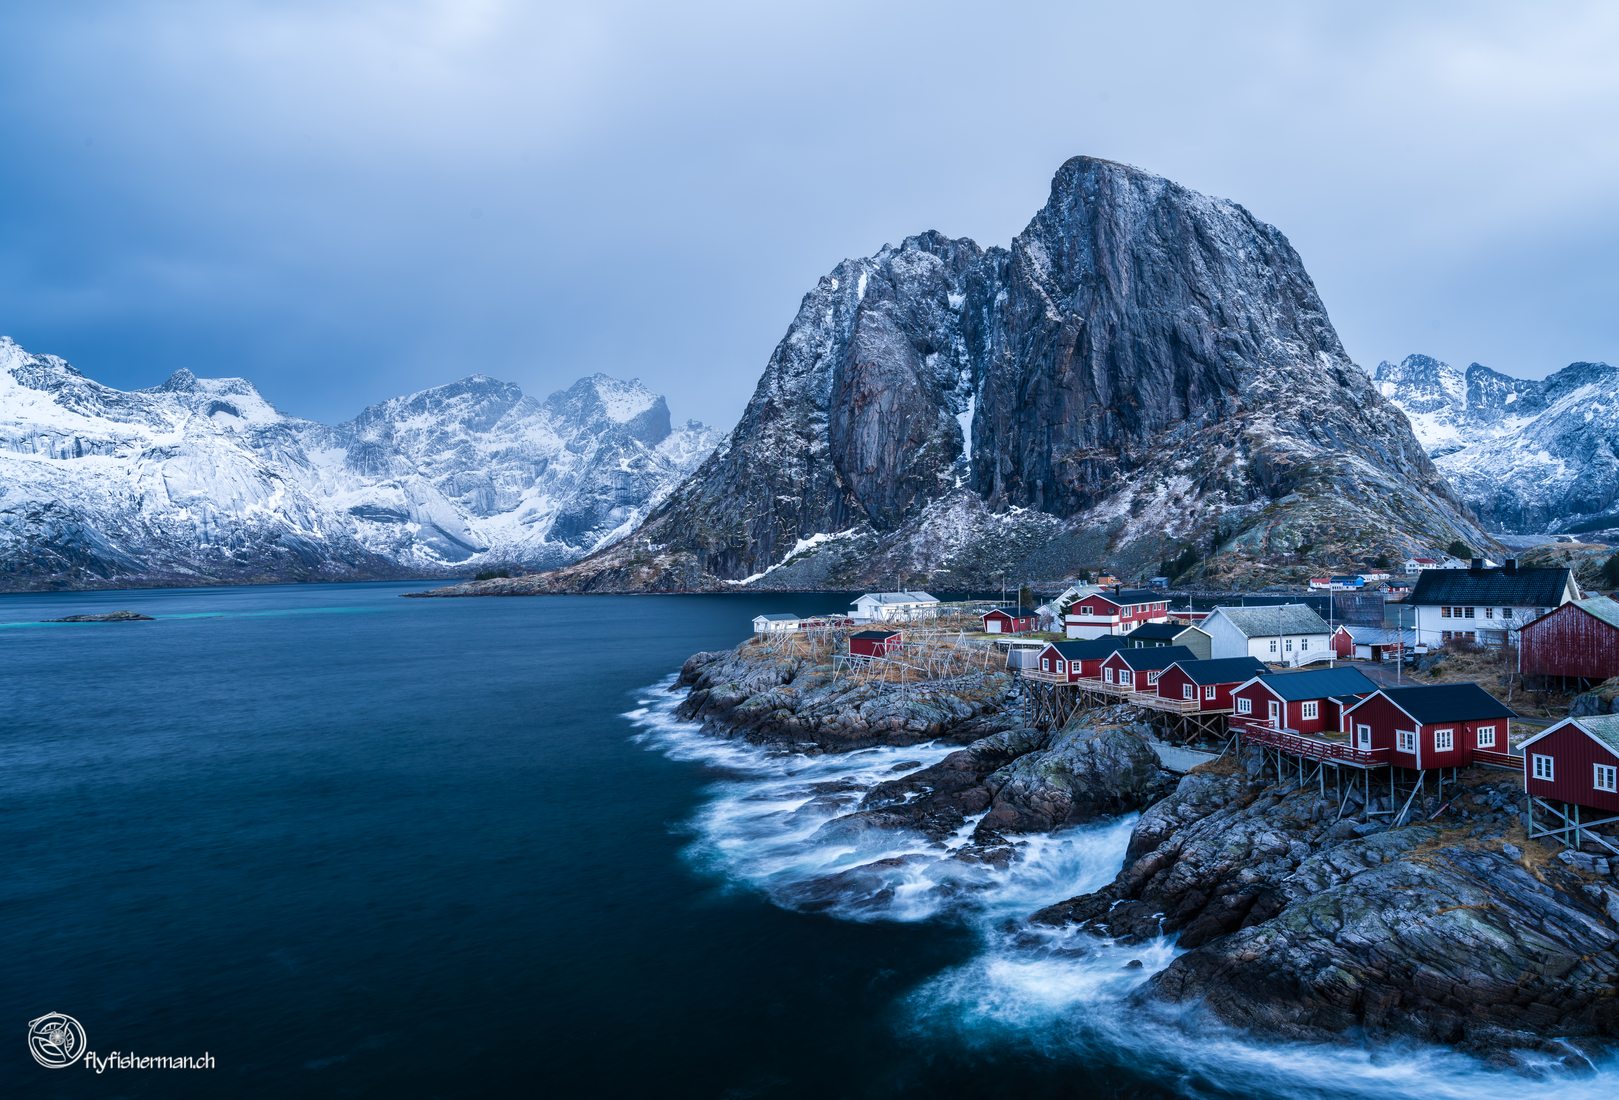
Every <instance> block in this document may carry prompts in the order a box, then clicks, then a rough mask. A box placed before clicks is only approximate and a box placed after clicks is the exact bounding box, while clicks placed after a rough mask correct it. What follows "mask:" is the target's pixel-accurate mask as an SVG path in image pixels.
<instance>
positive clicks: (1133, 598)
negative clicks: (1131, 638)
mask: <svg viewBox="0 0 1619 1100" xmlns="http://www.w3.org/2000/svg"><path fill="white" fill-rule="evenodd" d="M1168 620H1169V597H1168V596H1167V595H1165V594H1164V593H1163V592H1159V591H1155V590H1153V589H1150V588H1106V589H1098V590H1097V591H1095V592H1091V593H1089V594H1087V595H1083V596H1080V597H1079V598H1077V599H1075V600H1074V601H1073V602H1072V603H1071V604H1070V605H1069V606H1068V610H1067V613H1066V614H1065V615H1064V616H1063V629H1064V632H1065V633H1066V634H1067V635H1068V637H1070V638H1100V637H1102V636H1104V635H1107V634H1128V633H1130V631H1132V630H1134V629H1136V627H1138V626H1141V625H1142V624H1143V623H1161V622H1167V621H1168Z"/></svg>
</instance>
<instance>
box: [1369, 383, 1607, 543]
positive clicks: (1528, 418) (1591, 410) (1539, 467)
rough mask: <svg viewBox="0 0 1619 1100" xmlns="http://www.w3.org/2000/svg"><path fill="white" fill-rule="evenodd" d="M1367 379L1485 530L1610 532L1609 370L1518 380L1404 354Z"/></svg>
mask: <svg viewBox="0 0 1619 1100" xmlns="http://www.w3.org/2000/svg"><path fill="white" fill-rule="evenodd" d="M1375 380H1376V382H1377V386H1378V389H1379V390H1380V391H1381V392H1382V393H1383V395H1384V396H1385V397H1387V398H1388V399H1389V400H1390V401H1392V402H1394V404H1396V405H1398V406H1399V407H1400V408H1401V409H1403V410H1404V411H1405V413H1406V415H1407V416H1409V417H1410V419H1411V424H1412V427H1413V428H1414V429H1415V431H1416V434H1417V438H1418V439H1420V440H1421V441H1422V443H1423V445H1424V446H1425V447H1426V448H1427V449H1428V452H1429V454H1430V455H1431V456H1432V457H1433V458H1434V459H1435V461H1436V462H1437V464H1438V466H1439V469H1440V471H1441V472H1442V473H1444V474H1445V476H1446V477H1447V478H1448V479H1449V480H1450V482H1451V484H1452V485H1453V486H1455V488H1456V490H1457V492H1458V493H1459V494H1460V495H1461V496H1462V498H1463V499H1464V500H1465V501H1466V502H1467V503H1468V504H1469V505H1471V506H1472V507H1473V508H1474V509H1475V510H1476V511H1477V512H1478V514H1479V516H1480V517H1482V518H1483V520H1484V522H1485V523H1486V525H1487V526H1489V527H1490V528H1491V529H1492V530H1495V531H1503V532H1512V533H1515V534H1555V533H1576V534H1595V533H1612V534H1615V535H1619V368H1616V367H1611V366H1609V365H1608V364H1606V363H1573V364H1570V365H1569V366H1567V367H1564V368H1563V369H1562V370H1560V371H1558V372H1556V373H1555V374H1552V375H1549V376H1548V377H1546V378H1544V379H1524V378H1512V377H1510V376H1508V375H1505V374H1501V373H1500V372H1499V371H1494V370H1491V369H1490V368H1489V367H1486V366H1482V365H1480V364H1478V363H1474V364H1473V365H1472V366H1470V367H1468V368H1467V369H1466V370H1465V371H1461V370H1458V369H1456V368H1455V367H1452V366H1450V365H1449V364H1446V363H1441V362H1439V361H1438V360H1436V359H1432V358H1430V357H1428V356H1426V355H1411V356H1407V357H1406V358H1405V359H1404V360H1402V361H1401V362H1400V363H1399V364H1397V365H1396V364H1392V363H1380V364H1379V365H1378V367H1377V371H1376V374H1375Z"/></svg>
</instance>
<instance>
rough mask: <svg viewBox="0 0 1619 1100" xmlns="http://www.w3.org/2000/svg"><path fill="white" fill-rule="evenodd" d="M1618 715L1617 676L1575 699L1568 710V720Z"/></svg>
mask: <svg viewBox="0 0 1619 1100" xmlns="http://www.w3.org/2000/svg"><path fill="white" fill-rule="evenodd" d="M1600 714H1619V676H1615V677H1614V678H1613V679H1612V680H1609V681H1608V682H1607V683H1605V684H1601V685H1599V686H1598V687H1596V688H1594V689H1592V690H1591V691H1588V692H1586V693H1585V694H1584V695H1580V696H1578V697H1576V698H1575V700H1574V702H1573V704H1572V705H1571V706H1570V707H1569V708H1568V716H1569V717H1570V718H1590V717H1595V716H1597V715H1600Z"/></svg>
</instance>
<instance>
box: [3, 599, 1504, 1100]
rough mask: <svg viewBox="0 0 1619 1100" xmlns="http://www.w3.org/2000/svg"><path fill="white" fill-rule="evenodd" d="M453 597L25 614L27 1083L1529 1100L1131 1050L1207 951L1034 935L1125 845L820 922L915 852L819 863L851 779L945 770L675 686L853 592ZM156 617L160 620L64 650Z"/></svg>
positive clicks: (15, 715) (15, 604)
mask: <svg viewBox="0 0 1619 1100" xmlns="http://www.w3.org/2000/svg"><path fill="white" fill-rule="evenodd" d="M421 587H423V586H419V585H398V584H367V585H312V586H279V587H252V588H233V589H207V590H181V591H138V592H115V593H98V594H89V595H86V594H52V595H38V596H36V595H27V596H22V595H13V596H0V686H3V690H4V695H3V698H4V703H5V706H4V715H3V722H0V853H3V858H4V861H5V863H4V867H5V873H4V876H3V878H0V1096H7V1097H9V1096H81V1095H82V1096H96V1097H169V1096H190V1095H199V1096H277V1097H283V1096H310V1097H315V1096H333V1097H347V1096H354V1097H373V1096H379V1097H380V1096H386V1097H438V1096H443V1097H463V1096H522V1097H528V1096H556V1097H572V1096H591V1097H596V1096H600V1097H617V1096H625V1097H631V1096H635V1097H639V1096H671V1097H686V1096H691V1097H731V1098H752V1097H758V1098H775V1097H781V1098H788V1097H894V1096H1015V1097H1020V1098H1034V1100H1038V1098H1041V1097H1061V1096H1081V1097H1082V1096H1131V1097H1158V1096H1173V1095H1186V1094H1199V1095H1219V1096H1245V1095H1251V1094H1253V1093H1255V1092H1267V1093H1269V1094H1271V1095H1278V1096H1282V1095H1289V1096H1291V1095H1333V1096H1343V1095H1362V1094H1363V1095H1368V1096H1372V1095H1375V1096H1382V1097H1387V1096H1390V1095H1405V1094H1410V1095H1418V1094H1421V1095H1425V1096H1428V1097H1434V1096H1446V1095H1480V1094H1483V1093H1490V1092H1496V1091H1501V1092H1502V1093H1505V1092H1510V1091H1513V1089H1514V1088H1516V1087H1517V1086H1516V1085H1515V1084H1514V1083H1513V1082H1512V1081H1510V1080H1506V1081H1503V1080H1501V1079H1498V1078H1495V1077H1492V1076H1489V1075H1483V1074H1480V1073H1477V1072H1474V1071H1472V1070H1470V1069H1468V1068H1467V1067H1466V1066H1460V1065H1459V1064H1458V1063H1456V1062H1455V1061H1454V1060H1450V1059H1447V1058H1446V1057H1445V1056H1442V1055H1438V1054H1434V1053H1431V1052H1405V1053H1402V1054H1401V1055H1400V1056H1398V1057H1380V1056H1376V1055H1361V1054H1345V1053H1340V1052H1334V1051H1315V1050H1303V1051H1300V1050H1272V1049H1266V1048H1259V1047H1253V1046H1250V1045H1247V1044H1243V1043H1241V1042H1240V1041H1237V1040H1217V1039H1211V1040H1209V1041H1208V1042H1206V1043H1203V1044H1191V1043H1187V1042H1184V1041H1183V1040H1182V1039H1181V1038H1179V1037H1178V1035H1179V1033H1177V1032H1175V1031H1173V1030H1159V1031H1152V1030H1146V1029H1145V1026H1146V1025H1137V1024H1136V1023H1135V1022H1133V1021H1132V1019H1131V1017H1130V1015H1129V1013H1128V1011H1127V1010H1126V1009H1125V1008H1123V1007H1121V1006H1123V1005H1124V1004H1125V1003H1126V1002H1127V999H1128V996H1129V994H1130V992H1131V991H1132V989H1133V988H1134V987H1135V986H1136V985H1137V984H1138V983H1139V981H1140V980H1141V975H1143V974H1144V973H1150V972H1151V971H1152V970H1154V969H1156V968H1157V967H1159V966H1161V965H1163V964H1164V963H1165V962H1167V960H1168V958H1170V957H1171V956H1172V953H1173V950H1174V948H1173V945H1172V944H1167V943H1166V944H1161V945H1155V946H1151V947H1148V948H1137V949H1135V950H1133V951H1128V950H1126V951H1122V953H1120V952H1119V951H1115V950H1113V949H1107V950H1102V951H1100V952H1098V951H1091V950H1079V949H1076V946H1075V945H1074V944H1072V943H1057V942H1052V943H1033V944H1031V943H1029V942H1028V941H1027V940H1026V938H1023V937H1020V936H1019V935H1018V933H1017V931H1016V918H1017V917H1018V916H1019V915H1021V914H1024V913H1026V912H1028V911H1030V910H1032V909H1033V908H1035V907H1037V906H1038V905H1039V904H1044V903H1046V902H1049V901H1056V900H1059V899H1061V898H1063V897H1067V896H1070V895H1072V894H1074V893H1077V892H1080V890H1082V889H1091V888H1094V887H1095V886H1099V885H1101V884H1102V883H1104V882H1106V881H1107V880H1108V879H1109V878H1111V876H1112V875H1113V874H1114V873H1115V871H1116V870H1117V868H1118V866H1119V861H1120V860H1121V859H1122V856H1123V846H1124V843H1125V840H1126V839H1127V837H1128V833H1129V827H1130V821H1129V820H1121V821H1117V822H1107V823H1101V824H1098V825H1096V826H1094V827H1089V828H1086V829H1082V830H1075V831H1073V832H1072V833H1070V834H1066V835H1064V836H1060V837H1057V838H1051V839H1049V840H1042V841H1037V842H1032V844H1033V846H1032V847H1030V848H1029V849H1028V851H1027V852H1026V856H1027V858H1026V859H1025V861H1024V864H1023V866H1024V869H1022V870H1015V871H1014V872H1011V873H1007V874H1005V875H1003V876H1001V877H999V878H994V877H992V878H979V879H972V878H971V876H968V877H967V878H965V879H958V878H956V877H954V876H955V875H956V874H957V872H956V871H953V870H952V871H949V872H948V873H947V872H943V871H940V870H938V868H939V867H941V866H944V865H945V864H946V863H947V862H948V861H946V860H939V861H937V862H935V863H929V862H928V859H912V860H911V862H910V863H907V864H906V867H907V869H906V870H905V871H903V872H901V873H898V874H897V875H896V876H895V877H894V878H893V879H892V880H891V881H888V882H885V883H883V884H882V885H881V886H880V887H878V888H861V889H854V890H851V891H850V892H849V893H848V894H847V896H843V897H839V898H836V899H834V900H833V901H832V902H831V903H827V902H825V900H824V899H823V900H822V901H821V902H819V903H817V904H816V905H813V906H810V905H805V904H803V900H804V898H805V897H806V896H807V895H806V883H813V882H815V881H818V880H820V879H821V878H822V876H824V875H825V874H827V873H829V872H835V871H837V870H839V869H841V868H843V867H847V866H850V865H853V864H854V863H857V862H860V861H863V860H866V859H869V858H871V857H872V856H874V855H882V854H884V853H881V852H872V851H850V850H847V845H844V846H842V847H839V846H836V845H833V846H828V845H826V844H822V843H819V842H818V840H817V835H818V833H817V830H818V829H819V827H820V826H821V825H822V824H823V823H824V821H825V820H826V819H827V818H828V817H830V816H831V815H832V814H833V813H835V812H837V811H838V809H839V805H840V804H839V803H838V801H837V800H838V798H840V797H842V798H846V797H849V796H847V795H838V794H836V793H833V794H831V795H828V794H826V793H824V792H826V791H833V792H836V791H837V790H838V789H839V788H840V785H841V787H844V788H850V789H855V790H856V791H857V790H858V788H859V786H860V785H861V784H869V783H870V782H873V781H875V780H876V778H879V777H885V776H887V775H891V774H894V773H895V772H896V770H904V769H906V768H908V767H913V766H915V765H917V764H919V763H923V762H927V761H929V760H933V759H937V758H938V757H939V756H940V755H942V754H943V752H944V751H946V750H945V749H944V748H943V747H937V748H935V747H924V748H922V749H913V750H891V749H885V750H876V751H874V752H872V753H868V754H857V755H856V756H855V757H853V758H834V759H825V758H822V759H810V758H801V757H800V758H791V757H780V756H772V755H770V754H768V753H764V752H762V751H759V750H752V749H747V748H745V747H741V746H737V745H732V744H729V743H726V742H720V741H717V740H716V739H713V738H709V737H706V736H704V735H701V734H699V733H697V732H695V731H693V730H692V729H690V728H689V727H686V726H684V725H682V724H681V723H679V722H677V721H675V720H674V718H673V717H672V715H671V713H670V697H669V696H668V695H667V693H665V692H664V691H662V690H661V688H660V686H659V685H661V684H664V683H666V682H667V681H668V679H669V678H670V676H671V675H672V674H673V673H674V672H675V671H676V670H677V669H678V668H679V666H680V663H681V662H682V661H683V660H684V659H685V657H686V656H687V655H688V654H690V653H692V652H694V651H696V650H700V649H710V648H718V647H724V646H730V645H733V644H735V643H736V642H738V641H740V640H742V639H743V638H744V637H746V635H747V632H748V622H749V620H750V619H751V618H752V616H753V615H755V614H757V613H759V612H760V611H763V610H789V611H804V612H807V611H813V610H825V609H828V608H832V607H837V606H839V605H840V604H841V603H842V602H843V601H842V599H839V598H829V597H826V596H754V595H749V596H717V597H704V596H685V597H608V596H600V597H556V598H530V599H479V600H413V599H402V598H400V597H401V594H402V593H404V592H406V591H412V590H417V589H419V588H421ZM844 599H846V597H845V598H844ZM122 608H127V609H130V610H134V611H139V612H144V613H146V614H149V615H152V616H155V618H156V621H154V622H137V623H119V624H87V625H41V624H39V622H38V620H41V619H45V618H52V617H56V616H60V615H66V614H72V613H78V612H101V611H108V610H115V609H122ZM891 843H893V844H895V849H894V850H895V851H896V852H903V851H905V850H906V846H905V845H904V844H903V843H900V842H891ZM938 854H939V853H934V855H938ZM912 855H913V856H914V855H915V853H914V852H913V853H912ZM908 858H909V857H908ZM929 858H931V857H929ZM902 862H903V861H902ZM1133 961H1141V962H1144V964H1145V965H1144V966H1143V967H1129V966H1128V964H1129V963H1130V962H1133ZM48 1012H61V1013H66V1014H68V1015H71V1016H73V1017H74V1018H76V1019H77V1020H78V1021H79V1022H80V1023H81V1024H82V1025H83V1027H84V1029H85V1032H86V1036H87V1046H88V1048H89V1049H90V1050H92V1051H95V1052H97V1053H98V1054H99V1055H102V1056H105V1055H107V1054H109V1053H111V1052H113V1051H118V1052H122V1053H126V1054H127V1053H134V1054H138V1055H175V1056H180V1055H201V1054H203V1053H204V1052H206V1053H207V1054H209V1055H210V1056H211V1057H212V1058H213V1059H214V1062H215V1068H213V1069H210V1070H157V1069H147V1070H138V1069H108V1070H106V1072H105V1073H103V1074H101V1075H99V1076H98V1075H97V1074H96V1073H94V1072H93V1071H89V1070H86V1069H85V1068H84V1066H83V1065H82V1063H81V1064H79V1065H76V1066H73V1067H70V1068H67V1069H60V1070H48V1069H44V1068H42V1067H40V1066H38V1065H36V1064H35V1063H34V1061H33V1059H32V1058H31V1057H30V1055H29V1053H28V1048H27V1045H26V1043H25V1041H24V1033H25V1029H26V1025H27V1024H28V1022H29V1021H30V1020H33V1019H35V1018H36V1017H39V1016H42V1015H44V1014H45V1013H48ZM6 1021H10V1022H9V1023H7V1022H6ZM7 1028H9V1029H10V1030H11V1032H12V1034H13V1037H14V1038H13V1040H11V1041H7V1040H4V1038H3V1036H4V1035H5V1033H6V1029H7ZM1193 1048H1207V1049H1198V1050H1194V1049H1193ZM1211 1051H1212V1053H1210V1052H1211ZM1436 1080H1449V1081H1450V1082H1451V1083H1452V1084H1451V1085H1449V1086H1441V1085H1435V1081H1436ZM1498 1087H1499V1088H1498ZM1458 1090H1459V1091H1458Z"/></svg>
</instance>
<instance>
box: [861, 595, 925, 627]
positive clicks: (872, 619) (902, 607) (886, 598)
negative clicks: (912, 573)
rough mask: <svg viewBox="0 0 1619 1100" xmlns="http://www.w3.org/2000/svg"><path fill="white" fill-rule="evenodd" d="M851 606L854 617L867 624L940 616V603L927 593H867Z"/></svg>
mask: <svg viewBox="0 0 1619 1100" xmlns="http://www.w3.org/2000/svg"><path fill="white" fill-rule="evenodd" d="M850 606H852V607H853V608H854V617H855V618H856V619H858V620H860V621H861V622H867V623H897V622H914V621H915V620H917V619H932V618H935V617H937V616H938V614H939V601H938V600H937V599H936V598H935V597H933V596H930V595H928V594H927V593H926V592H867V593H866V594H865V595H864V596H861V597H860V598H859V599H858V600H855V601H854V603H853V604H851V605H850Z"/></svg>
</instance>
